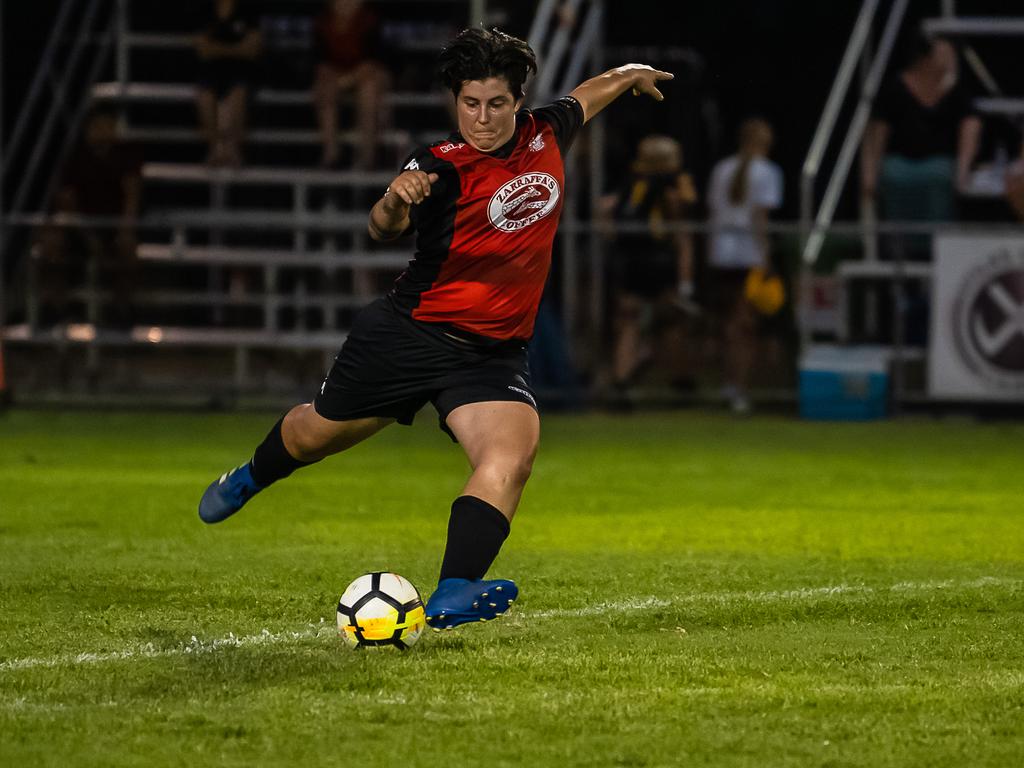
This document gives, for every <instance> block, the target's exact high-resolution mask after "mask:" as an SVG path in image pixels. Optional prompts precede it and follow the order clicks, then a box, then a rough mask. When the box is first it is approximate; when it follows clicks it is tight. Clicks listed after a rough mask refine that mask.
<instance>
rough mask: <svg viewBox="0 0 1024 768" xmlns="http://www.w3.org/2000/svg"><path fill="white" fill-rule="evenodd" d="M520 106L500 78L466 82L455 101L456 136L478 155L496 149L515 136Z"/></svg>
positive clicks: (506, 84)
mask: <svg viewBox="0 0 1024 768" xmlns="http://www.w3.org/2000/svg"><path fill="white" fill-rule="evenodd" d="M519 104H520V102H519V101H516V99H515V97H514V96H513V95H512V91H511V89H510V88H509V86H508V83H507V82H505V80H504V79H502V78H500V77H489V78H487V79H486V80H467V81H466V82H465V83H463V85H462V90H461V91H459V95H458V96H456V97H455V112H456V114H457V116H458V121H459V133H461V134H462V136H463V138H465V139H466V141H468V142H469V144H470V145H471V146H473V147H475V148H476V149H479V150H480V151H481V152H491V151H493V150H495V149H498V147H500V146H501V145H502V144H504V143H505V142H506V141H508V140H509V139H511V138H512V134H513V133H515V130H516V110H517V109H519Z"/></svg>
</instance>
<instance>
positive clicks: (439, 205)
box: [399, 147, 459, 230]
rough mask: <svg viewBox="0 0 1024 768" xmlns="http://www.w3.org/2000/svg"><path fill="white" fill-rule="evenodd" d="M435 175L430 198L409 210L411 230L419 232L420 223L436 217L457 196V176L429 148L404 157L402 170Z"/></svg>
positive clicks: (420, 148)
mask: <svg viewBox="0 0 1024 768" xmlns="http://www.w3.org/2000/svg"><path fill="white" fill-rule="evenodd" d="M405 171H423V172H424V173H436V174H437V176H438V179H437V181H435V182H434V183H433V184H432V185H431V186H430V196H429V197H427V198H426V199H425V200H424V201H423V202H422V203H419V204H418V205H414V206H412V208H410V209H409V221H410V222H411V223H412V228H413V229H416V230H419V229H420V223H421V222H423V221H425V220H428V219H430V218H431V217H432V216H436V215H437V214H438V213H439V212H440V211H441V210H443V209H444V208H445V207H446V206H448V205H449V204H450V203H451V202H452V200H454V199H455V198H457V197H458V195H459V176H458V173H456V171H455V166H453V165H452V164H451V163H449V162H446V161H444V160H441V159H439V158H437V157H435V156H434V153H433V152H431V151H430V148H429V147H419V148H418V149H416V150H414V151H413V152H412V153H410V154H409V156H408V157H406V159H405V162H404V163H403V164H402V170H401V171H399V173H403V172H405Z"/></svg>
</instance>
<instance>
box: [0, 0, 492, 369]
mask: <svg viewBox="0 0 1024 768" xmlns="http://www.w3.org/2000/svg"><path fill="white" fill-rule="evenodd" d="M103 5H104V4H103V3H102V2H99V3H97V2H92V3H90V4H89V9H88V11H87V12H89V13H92V14H94V15H99V14H102V12H103ZM254 5H258V10H259V11H260V13H261V26H262V27H263V32H264V39H265V51H266V52H265V58H266V59H272V61H271V64H270V66H267V67H265V68H266V69H267V70H272V69H273V68H274V67H275V65H276V63H277V62H284V61H295V60H299V61H302V60H305V61H306V62H307V69H308V64H309V62H310V61H311V60H312V59H311V55H312V52H311V48H312V45H311V42H312V41H311V39H310V32H311V25H310V24H309V19H311V18H312V17H313V16H314V15H315V14H316V13H318V12H319V10H320V9H321V8H322V6H323V3H322V2H314V1H313V0H308V1H307V0H298V2H296V1H295V0H292V1H291V2H284V1H283V0H282V1H281V2H273V0H267V2H262V3H259V4H254ZM380 5H383V6H387V5H388V3H387V2H384V3H382V4H380ZM406 5H408V3H406ZM419 5H420V6H421V7H425V6H431V8H432V11H433V13H432V15H431V16H430V17H428V18H429V19H431V20H430V21H425V22H423V23H421V24H419V25H417V22H416V21H415V17H414V18H413V19H412V20H411V21H410V20H408V19H406V20H403V22H402V28H401V29H399V30H398V33H397V34H392V35H391V38H390V39H389V45H390V46H391V47H392V48H393V49H394V50H395V51H397V52H398V53H400V57H399V58H400V59H401V61H403V62H405V66H406V67H407V68H408V67H409V66H410V64H409V62H414V64H413V69H418V70H419V71H422V72H429V71H430V69H431V67H430V58H427V57H433V56H434V55H436V51H437V50H438V48H439V47H440V44H441V43H442V42H443V41H444V40H445V39H447V38H448V36H449V35H450V34H451V32H452V31H454V30H457V29H459V28H462V27H465V26H467V25H469V24H472V23H479V22H481V21H483V20H484V19H483V18H480V16H481V14H483V13H484V10H485V4H484V3H481V2H479V0H436V1H432V2H429V3H420V4H419ZM151 10H152V6H151V5H150V4H148V3H143V2H142V0H116V1H115V2H111V3H109V11H110V13H111V14H112V18H111V19H110V26H109V29H110V30H111V31H112V32H113V40H112V47H113V52H112V54H113V55H112V59H113V62H112V64H111V65H110V66H108V67H105V68H104V69H105V70H106V71H107V72H108V73H109V74H112V75H113V79H108V80H106V81H103V80H102V79H101V80H99V81H96V82H93V83H92V84H91V85H90V86H89V89H88V100H89V102H90V103H91V104H93V105H105V106H106V107H108V108H109V109H113V110H115V111H116V113H117V115H118V121H119V134H120V137H121V139H123V140H125V141H128V142H132V143H134V144H136V145H138V146H139V147H140V148H141V149H142V151H143V155H144V157H145V160H146V161H145V164H144V166H143V168H142V179H143V194H142V197H143V205H144V216H143V220H142V221H141V222H140V226H139V228H138V230H137V235H138V239H139V244H138V248H137V255H138V258H139V262H140V265H141V273H142V280H141V288H140V290H139V292H138V293H137V294H136V302H135V303H136V305H137V306H136V307H135V316H136V318H135V325H134V326H133V327H130V328H107V327H105V326H104V325H103V324H102V323H101V322H99V318H100V317H102V309H103V306H104V304H105V303H107V302H108V301H110V300H111V298H112V295H111V294H110V293H109V292H108V291H105V290H104V289H103V288H102V287H101V286H100V285H99V284H98V283H97V281H96V280H95V277H94V276H93V277H92V278H91V279H90V281H89V282H88V283H87V284H86V285H85V286H83V287H81V288H80V289H77V290H76V291H75V292H74V294H73V298H77V299H78V300H80V302H81V304H82V305H84V306H85V307H86V309H85V312H84V319H85V321H86V322H75V323H66V324H58V325H57V326H55V327H45V328H44V327H41V325H40V315H39V308H38V306H34V305H33V302H34V300H35V299H34V291H33V290H32V286H31V285H30V286H29V290H28V291H27V296H28V298H27V302H28V306H27V308H26V312H25V322H24V323H22V324H20V325H17V326H13V327H8V328H7V329H6V331H5V333H4V338H5V340H6V341H7V342H8V343H10V344H12V345H19V344H20V345H29V346H30V345H38V346H51V345H54V344H55V343H59V344H62V345H64V346H70V347H74V346H75V345H84V346H85V347H86V348H87V351H88V360H89V365H90V366H92V367H98V366H99V360H100V355H101V350H103V349H111V350H115V349H118V348H125V347H131V346H134V345H148V346H156V345H164V346H181V347H209V348H223V349H225V350H226V351H231V350H233V352H234V377H233V380H234V383H235V386H236V388H237V389H241V388H244V386H245V382H246V378H247V375H246V374H247V365H248V361H249V357H250V355H249V353H250V351H252V350H256V349H265V350H295V351H298V352H302V351H307V352H309V351H314V352H321V353H323V354H324V356H325V358H326V357H327V356H329V355H332V354H333V353H335V352H336V351H337V349H338V348H339V346H340V345H341V343H342V342H343V341H344V338H345V328H346V327H347V324H348V322H349V319H350V318H351V314H352V311H353V310H354V309H355V308H357V307H359V306H362V305H364V304H366V303H367V302H368V301H369V300H370V299H371V298H372V297H373V296H375V295H378V294H379V293H380V292H381V291H382V290H383V289H384V287H385V286H387V285H389V284H390V282H391V281H392V280H393V279H394V277H395V276H396V275H397V274H398V273H399V272H400V271H401V269H402V268H403V267H404V266H405V264H406V263H407V262H408V259H409V255H410V253H409V250H408V248H406V249H400V250H396V249H394V248H383V247H379V246H378V244H376V243H374V242H372V241H371V240H370V238H369V237H368V235H367V232H366V215H367V211H368V210H369V207H370V205H371V204H372V202H373V201H374V200H376V199H377V198H378V197H379V196H380V194H381V193H382V192H383V190H384V189H385V188H386V186H387V184H388V183H389V182H390V181H391V179H392V178H393V177H394V172H395V169H396V168H397V167H398V163H399V161H400V159H401V158H402V157H403V156H404V154H405V153H406V152H408V151H409V150H410V149H411V147H412V146H413V143H414V142H417V141H420V140H424V139H428V138H429V139H430V140H433V139H436V138H437V137H439V136H443V135H445V134H446V133H447V132H448V131H449V130H450V120H449V116H448V112H447V109H446V104H447V100H446V99H445V97H444V94H442V93H439V92H436V91H434V90H433V89H431V88H430V83H429V82H426V83H422V84H421V83H416V82H412V83H409V82H405V81H408V80H409V79H410V78H408V77H405V78H404V79H403V78H402V77H398V78H397V79H396V83H395V88H394V90H392V91H391V92H389V93H388V94H387V95H386V97H385V99H384V107H385V109H386V111H387V113H388V114H389V115H390V117H391V119H390V120H388V121H387V124H386V125H385V129H384V130H381V131H380V132H379V134H378V136H377V148H376V155H377V159H378V163H377V168H378V169H379V170H373V171H369V172H365V171H355V170H326V169H321V168H319V167H317V163H316V159H317V157H318V155H319V145H320V138H319V133H318V131H317V130H316V128H317V125H316V119H315V112H314V109H313V100H312V94H311V91H310V84H311V82H312V71H311V70H309V71H308V72H306V73H305V76H303V75H302V73H301V69H300V68H296V72H298V73H299V76H298V77H296V72H291V73H290V74H291V75H292V77H291V78H290V80H289V79H288V78H277V77H268V82H265V83H263V84H261V85H260V86H258V87H255V88H254V89H253V90H252V92H251V93H250V104H249V109H248V123H249V130H248V131H247V134H246V144H245V154H246V158H245V159H246V162H245V163H244V164H243V166H242V167H239V168H220V167H209V166H207V165H205V164H204V163H203V162H202V158H203V156H204V155H205V150H204V147H203V146H202V139H201V136H200V133H199V130H198V127H197V124H196V113H195V107H194V103H195V98H196V90H197V89H196V86H195V84H194V82H188V81H182V80H183V78H188V77H189V73H190V72H192V71H193V69H194V60H195V54H194V50H193V41H194V35H195V30H194V29H191V28H188V29H183V28H174V26H173V24H174V23H175V21H174V16H173V15H170V16H168V15H167V14H164V15H163V16H162V17H161V16H160V14H159V13H157V18H158V19H160V18H162V19H164V21H163V23H162V26H160V28H153V27H154V25H155V24H154V21H153V18H154V15H153V13H150V11H151ZM421 16H422V14H421ZM189 18H190V17H188V16H187V15H186V16H184V19H185V20H183V21H182V22H181V24H187V23H189V22H188V21H187V19H189ZM167 19H171V21H170V22H167ZM437 19H443V20H444V21H443V22H437V21H436V20H437ZM282 20H283V21H284V23H285V24H286V25H287V24H291V27H292V34H291V35H290V36H288V38H287V39H283V38H280V36H278V37H275V36H274V35H273V34H268V30H270V29H271V28H272V27H274V25H275V24H279V23H280V22H282ZM382 21H383V23H384V25H385V27H386V24H387V15H386V14H385V15H384V17H383V19H382ZM137 23H138V26H137ZM156 24H157V25H160V24H161V22H160V21H158V22H156ZM168 24H169V25H170V26H168ZM147 27H148V28H147ZM295 30H298V32H297V33H296V32H295ZM391 32H395V30H391ZM385 34H388V29H387V28H385ZM275 54H276V55H277V58H276V59H274V58H273V57H274V55H275ZM100 55H101V54H100ZM303 56H306V57H307V58H306V59H303V58H302V57H303ZM415 62H418V63H415ZM277 68H280V67H277ZM109 74H108V76H109ZM341 110H342V115H341V117H342V119H341V120H340V126H341V131H340V133H339V141H340V144H341V146H342V147H343V148H344V147H351V146H352V145H354V144H355V143H356V142H358V141H359V140H360V137H359V136H358V135H357V134H356V133H355V132H354V131H352V130H349V129H347V128H346V124H348V125H351V124H352V121H351V120H347V117H348V116H349V114H350V112H351V105H348V104H346V103H345V101H344V99H343V100H342V106H341ZM396 126H410V127H412V129H413V130H398V129H397V128H396ZM343 152H344V150H343ZM343 157H344V154H343ZM342 167H345V166H344V165H342ZM22 218H23V220H24V221H23V222H22V223H25V224H31V222H30V221H29V218H30V217H22ZM40 223H42V221H41V222H40ZM45 223H47V224H50V225H52V224H54V220H53V219H52V218H49V219H47V220H46V222H45ZM57 224H60V222H57ZM65 224H66V225H67V226H74V225H75V224H74V222H65ZM93 271H95V270H93ZM79 319H82V318H79Z"/></svg>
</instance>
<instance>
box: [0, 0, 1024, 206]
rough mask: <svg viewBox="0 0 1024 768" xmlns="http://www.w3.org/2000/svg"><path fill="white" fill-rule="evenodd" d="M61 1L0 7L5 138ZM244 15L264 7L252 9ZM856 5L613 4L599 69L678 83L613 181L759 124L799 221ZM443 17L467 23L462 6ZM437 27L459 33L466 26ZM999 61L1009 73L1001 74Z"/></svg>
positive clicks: (178, 18) (199, 4) (420, 10)
mask: <svg viewBox="0 0 1024 768" xmlns="http://www.w3.org/2000/svg"><path fill="white" fill-rule="evenodd" d="M60 1H61V0H31V1H23V0H19V1H18V2H16V3H4V8H3V13H4V19H3V35H4V40H3V43H4V51H3V55H4V62H3V66H4V82H3V94H2V95H3V107H4V123H5V134H7V132H8V131H9V130H10V127H11V125H12V122H13V120H14V119H15V118H16V116H17V112H18V106H19V104H20V102H21V100H22V99H23V98H24V96H25V92H26V90H27V88H28V85H29V83H30V82H31V79H32V76H33V75H34V73H35V69H36V66H37V63H38V57H39V54H40V51H41V50H42V47H43V46H44V44H45V42H46V40H47V35H48V31H49V24H50V22H51V19H52V18H53V15H54V14H55V12H56V10H57V8H58V6H59V4H60ZM250 4H251V5H252V6H253V7H254V8H257V9H258V8H259V6H260V3H259V2H258V0H251V2H250ZM277 5H278V6H280V3H278V4H277ZM881 5H882V8H881V13H880V17H882V18H884V15H885V13H886V12H887V10H888V5H889V3H888V1H887V0H883V2H882V4H881ZM860 6H861V2H860V0H827V1H825V0H693V1H692V2H682V1H677V2H671V1H668V2H666V0H609V1H608V3H607V7H608V12H609V13H608V18H607V20H606V25H605V26H606V31H607V35H606V41H607V42H606V45H607V49H608V60H607V65H608V66H613V65H615V64H619V63H624V62H625V61H626V60H628V59H623V58H621V57H622V56H629V55H630V54H635V55H643V54H644V51H643V50H642V48H643V47H647V46H657V47H661V48H665V49H669V54H668V55H667V56H666V57H665V59H664V60H663V61H654V60H649V63H651V64H654V65H655V66H662V67H664V68H667V69H671V70H673V71H674V72H676V74H677V79H676V81H674V82H673V83H672V84H670V85H668V86H666V89H665V90H666V95H667V96H668V101H667V102H666V103H665V104H663V105H655V104H654V103H653V102H651V103H641V101H640V100H637V101H633V100H631V99H621V100H620V101H619V102H617V103H616V104H613V105H612V107H611V108H609V110H608V115H607V117H606V120H607V121H608V126H609V131H610V141H609V147H608V163H609V170H610V171H611V175H612V176H614V175H615V174H616V173H617V172H618V171H619V170H621V169H622V168H624V167H625V164H626V163H627V162H628V156H629V153H630V151H631V149H632V147H633V146H634V145H635V142H636V140H637V139H638V138H639V137H640V136H642V135H643V134H645V133H648V132H651V131H664V132H668V133H672V134H673V135H676V136H679V137H681V138H683V139H684V143H685V144H686V149H685V153H686V163H687V166H688V168H689V169H690V170H691V171H692V172H693V173H694V175H695V177H696V178H697V179H698V182H699V183H702V182H703V180H705V179H706V174H707V172H708V170H709V169H710V166H711V165H712V164H713V162H714V161H715V160H716V159H718V158H719V157H721V156H723V155H725V154H727V153H729V152H731V151H732V150H733V149H734V148H735V141H734V135H735V130H736V127H737V126H738V124H739V123H740V122H741V121H742V120H743V119H744V118H745V117H748V116H752V115H758V116H762V117H765V118H767V119H768V120H769V121H770V122H772V123H773V125H774V126H775V128H776V135H777V143H776V150H775V153H774V154H775V157H776V159H777V161H778V162H779V163H780V165H781V166H782V167H783V169H784V171H785V173H786V181H787V191H788V194H787V195H786V206H785V208H784V210H783V211H782V216H783V217H785V218H793V217H795V216H796V215H797V213H798V211H797V207H796V206H797V195H796V194H795V190H796V184H797V182H798V177H799V169H800V166H801V164H802V162H803V159H804V156H805V155H806V153H807V149H808V147H809V145H810V141H811V137H812V136H813V133H814V130H815V128H816V126H817V123H818V120H819V118H820V115H821V110H822V107H823V105H824V103H825V100H826V98H827V96H828V92H829V88H830V86H831V84H832V81H833V79H834V78H835V74H836V70H837V67H838V64H839V60H840V58H841V56H842V53H843V50H844V48H845V46H846V43H847V40H848V38H849V35H850V32H851V29H852V25H853V21H854V19H855V18H856V15H857V12H858V10H859V8H860ZM206 7H207V6H206V3H205V1H204V0H186V1H185V2H181V3H163V2H160V3H152V4H149V3H139V2H135V3H133V8H135V15H136V26H140V27H143V26H144V27H147V28H150V29H160V28H166V27H169V26H171V27H174V28H175V31H183V30H190V29H195V28H196V27H197V26H198V24H199V20H200V19H201V18H202V15H203V13H204V9H205V8H206ZM296 7H297V8H299V9H303V10H306V9H308V11H309V12H310V13H312V12H315V11H316V10H317V8H318V6H317V4H315V3H308V2H300V3H296ZM441 7H443V8H447V9H449V12H450V13H452V14H464V8H463V6H462V5H460V4H458V3H451V4H442V6H441ZM532 7H533V4H532V3H530V4H527V3H525V2H513V3H511V11H512V12H511V13H510V21H509V29H508V31H510V32H512V33H513V34H519V35H521V36H525V35H526V33H527V31H528V25H529V22H530V20H531V19H532V12H531V11H530V10H529V8H532ZM524 8H525V9H526V10H524ZM939 8H940V3H939V0H912V2H911V13H910V16H911V18H910V19H909V20H908V23H906V24H905V25H904V26H905V29H906V30H908V31H909V30H910V29H912V28H913V27H915V26H916V24H915V21H916V20H917V19H919V18H923V17H927V16H931V15H935V14H937V13H938V11H939ZM957 8H958V11H959V12H960V13H961V14H964V15H969V14H974V15H981V14H985V13H999V12H1004V13H1009V14H1020V13H1021V12H1022V10H1024V9H1022V7H1021V3H1020V2H1016V1H1015V0H989V1H987V2H986V0H959V2H958V4H957ZM380 9H381V11H382V13H383V14H384V15H389V14H397V15H399V16H400V15H401V14H406V15H408V16H409V17H419V18H420V19H421V20H424V21H428V22H429V21H430V20H431V16H430V14H431V13H435V14H436V13H437V10H436V7H435V6H431V5H429V4H424V3H408V2H407V3H384V4H382V5H381V6H380ZM424 14H426V15H424ZM146 15H148V16H149V18H144V16H146ZM437 21H439V22H449V23H452V24H460V23H461V21H462V19H446V20H437ZM879 26H880V25H879ZM1011 42H1012V45H1013V46H1015V47H1013V48H1009V49H1008V48H1007V46H1006V45H1005V44H1004V45H1003V46H1002V49H1003V50H1001V51H1000V50H999V46H998V44H997V45H996V46H995V48H996V50H995V51H994V53H992V54H991V56H990V55H989V54H986V56H985V58H986V61H987V62H989V61H990V60H991V59H992V58H994V60H995V63H994V65H993V70H994V72H995V74H996V75H997V79H999V80H1000V82H1001V84H1003V85H1004V88H1006V90H1008V91H1011V92H1012V93H1017V94H1020V93H1024V89H1021V88H1019V87H1017V86H1019V85H1020V83H1019V82H1012V81H1014V80H1018V81H1019V80H1020V78H1021V76H1022V70H1024V67H1020V65H1019V62H1020V55H1019V51H1020V41H1019V40H1013V41H1011ZM979 43H984V41H979ZM1004 43H1005V41H1004ZM1008 51H1009V52H1008ZM1003 62H1005V63H1006V64H1008V66H1000V64H1002V63H1003ZM841 126H842V123H841ZM7 135H9V134H7ZM837 143H838V142H837Z"/></svg>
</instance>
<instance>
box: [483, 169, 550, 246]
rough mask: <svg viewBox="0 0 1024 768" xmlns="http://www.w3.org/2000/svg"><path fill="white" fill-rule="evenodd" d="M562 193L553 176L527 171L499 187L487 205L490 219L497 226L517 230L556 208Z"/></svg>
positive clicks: (505, 229) (505, 230) (509, 230)
mask: <svg viewBox="0 0 1024 768" xmlns="http://www.w3.org/2000/svg"><path fill="white" fill-rule="evenodd" d="M560 194H561V190H560V189H559V187H558V181H556V180H555V177H554V176H551V175H549V174H547V173H524V174H523V175H522V176H517V177H516V178H514V179H512V180H511V181H509V182H508V183H506V184H503V185H502V186H501V187H499V188H498V191H497V192H495V193H494V195H493V196H492V197H491V201H490V202H489V203H488V204H487V218H489V219H490V220H491V224H493V225H494V227H495V229H500V230H501V231H502V232H518V231H519V230H521V229H524V228H526V227H528V226H530V225H531V224H533V223H535V222H537V221H540V220H541V219H543V218H544V217H545V216H547V215H548V214H549V213H551V212H552V211H553V210H555V207H556V205H557V204H558V198H559V196H560Z"/></svg>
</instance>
